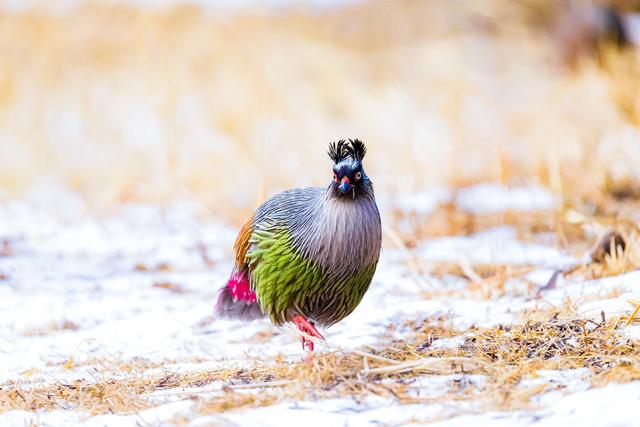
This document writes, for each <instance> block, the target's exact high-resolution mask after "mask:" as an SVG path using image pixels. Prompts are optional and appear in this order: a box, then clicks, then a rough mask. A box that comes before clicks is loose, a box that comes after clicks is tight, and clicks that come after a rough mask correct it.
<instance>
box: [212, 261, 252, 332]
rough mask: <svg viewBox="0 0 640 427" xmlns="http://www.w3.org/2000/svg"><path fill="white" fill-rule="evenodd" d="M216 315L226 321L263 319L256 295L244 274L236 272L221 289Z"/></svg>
mask: <svg viewBox="0 0 640 427" xmlns="http://www.w3.org/2000/svg"><path fill="white" fill-rule="evenodd" d="M214 313H215V315H216V316H217V317H220V318H226V319H240V320H254V319H258V318H260V317H263V316H264V314H263V313H262V310H261V309H260V304H258V301H257V299H256V294H255V292H253V291H252V290H251V286H250V284H249V280H248V279H247V276H246V275H245V274H244V273H243V272H234V273H233V274H232V275H231V278H230V279H229V281H228V282H227V283H226V284H225V285H224V286H223V287H222V288H220V291H219V292H218V301H217V302H216V305H215V308H214Z"/></svg>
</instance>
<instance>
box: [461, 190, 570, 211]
mask: <svg viewBox="0 0 640 427" xmlns="http://www.w3.org/2000/svg"><path fill="white" fill-rule="evenodd" d="M455 203H456V205H457V206H458V207H459V208H460V209H462V210H464V211H466V212H469V213H472V214H476V215H486V214H491V213H498V212H505V211H539V210H549V209H554V208H555V207H556V206H557V204H558V202H557V200H556V198H555V197H554V196H553V194H551V193H550V192H549V191H548V190H546V189H545V188H542V187H514V188H509V187H505V186H503V185H501V184H478V185H474V186H471V187H465V188H462V189H460V190H459V191H458V193H457V194H456V197H455Z"/></svg>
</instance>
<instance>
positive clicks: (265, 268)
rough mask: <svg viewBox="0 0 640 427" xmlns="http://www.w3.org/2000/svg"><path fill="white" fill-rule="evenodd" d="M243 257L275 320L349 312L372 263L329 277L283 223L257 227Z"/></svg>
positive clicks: (332, 317) (330, 317) (331, 318)
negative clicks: (346, 274) (306, 256)
mask: <svg viewBox="0 0 640 427" xmlns="http://www.w3.org/2000/svg"><path fill="white" fill-rule="evenodd" d="M249 242H250V249H249V251H248V253H247V256H246V259H247V263H248V265H249V270H250V279H251V286H252V288H253V290H254V291H255V292H256V296H257V299H258V301H259V303H260V305H261V308H262V311H263V312H264V313H266V314H267V315H268V316H269V317H270V318H271V320H272V321H273V322H274V323H276V324H282V323H284V322H287V321H290V319H291V316H292V315H294V314H302V315H304V316H308V317H311V318H314V319H315V320H316V321H318V322H319V323H321V324H323V325H331V324H333V323H336V322H337V321H339V320H341V319H342V318H344V317H346V316H347V315H348V314H350V313H351V312H352V311H353V310H354V309H355V308H356V307H357V305H358V304H359V303H360V300H361V299H362V297H363V296H364V294H365V292H366V291H367V288H368V287H369V284H370V283H371V279H372V278H373V274H374V272H375V268H376V265H375V264H373V265H372V266H370V267H368V268H366V269H364V270H363V271H361V272H359V273H358V274H354V275H351V276H349V277H345V278H331V277H330V275H329V274H327V273H326V272H323V271H322V269H321V268H320V267H318V266H316V265H314V263H313V262H312V261H310V260H306V259H304V258H303V257H302V256H301V254H300V253H299V251H297V250H296V248H295V246H294V244H293V237H292V235H291V234H290V233H289V232H288V231H287V230H286V228H284V227H277V226H272V227H269V228H264V227H256V229H254V231H253V233H252V234H251V237H250V240H249Z"/></svg>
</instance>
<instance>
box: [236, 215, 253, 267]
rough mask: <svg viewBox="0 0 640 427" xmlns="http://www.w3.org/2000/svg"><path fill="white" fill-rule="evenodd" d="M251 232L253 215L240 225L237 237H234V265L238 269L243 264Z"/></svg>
mask: <svg viewBox="0 0 640 427" xmlns="http://www.w3.org/2000/svg"><path fill="white" fill-rule="evenodd" d="M251 233H253V216H251V218H249V221H247V223H246V224H245V225H243V226H242V228H241V229H240V232H239V233H238V237H236V243H235V244H234V245H233V252H234V253H235V256H236V267H238V269H242V267H243V266H244V262H245V258H246V255H247V251H248V250H249V238H250V237H251Z"/></svg>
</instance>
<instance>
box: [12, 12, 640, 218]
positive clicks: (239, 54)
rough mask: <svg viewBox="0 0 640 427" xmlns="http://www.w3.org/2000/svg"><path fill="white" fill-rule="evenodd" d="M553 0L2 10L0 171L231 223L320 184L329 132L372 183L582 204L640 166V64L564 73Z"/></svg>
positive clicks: (385, 188) (23, 182)
mask: <svg viewBox="0 0 640 427" xmlns="http://www.w3.org/2000/svg"><path fill="white" fill-rule="evenodd" d="M546 3H547V4H546V5H545V2H537V1H529V2H517V3H509V2H504V1H500V0H487V1H486V2H483V6H482V8H480V7H478V6H477V5H475V4H473V3H468V4H467V3H464V4H463V3H459V2H453V3H449V2H404V3H403V2H380V3H375V2H374V3H364V4H361V5H357V6H352V7H348V8H345V9H341V10H337V11H332V12H326V13H309V12H305V10H303V9H298V10H294V11H289V12H286V13H266V11H265V10H254V11H243V12H242V13H240V14H238V15H233V16H228V17H221V16H219V15H217V14H216V13H207V12H205V11H203V10H200V9H198V8H196V7H188V6H183V7H178V8H167V9H144V10H139V9H135V8H133V7H128V6H124V5H107V4H101V3H94V4H87V5H84V6H81V7H79V8H77V9H74V10H71V11H70V12H68V13H66V14H47V13H45V12H42V11H38V10H37V9H36V10H32V11H27V12H22V13H7V14H2V15H0V33H1V34H2V35H3V37H1V38H0V53H2V54H1V55H0V70H2V71H1V72H0V111H2V115H1V116H0V127H1V128H2V129H3V131H2V133H1V134H0V157H2V158H3V167H2V169H1V170H0V185H1V186H2V188H3V190H4V191H7V192H9V193H10V194H22V193H23V192H24V191H25V190H26V189H28V188H29V187H30V186H31V185H33V184H34V183H38V182H39V181H40V180H41V179H42V178H43V177H48V178H47V179H49V178H52V179H54V180H57V181H59V182H61V183H62V184H63V185H66V186H70V187H71V188H73V189H76V190H78V191H79V192H80V193H81V194H83V195H84V196H85V197H86V198H87V199H88V200H89V201H90V202H91V204H92V205H98V206H110V205H111V204H112V203H114V202H121V201H131V200H133V201H151V202H155V201H169V200H173V199H175V198H182V197H194V196H195V198H197V199H198V200H201V201H202V202H203V203H205V204H206V206H207V207H208V208H209V209H210V210H211V211H213V212H215V213H217V214H220V215H222V216H224V217H226V218H228V219H232V220H234V221H235V220H238V221H239V220H240V218H241V215H239V214H240V213H243V214H245V213H246V212H247V210H248V209H250V208H253V207H254V206H255V203H256V202H257V201H258V200H261V199H263V198H264V197H265V196H266V195H267V194H270V193H271V192H273V191H276V190H280V189H282V188H287V187H291V186H302V185H309V184H315V185H321V184H324V183H325V182H326V181H327V179H328V178H329V172H328V170H327V169H328V162H327V159H326V158H325V157H324V154H323V153H324V151H325V148H326V144H327V142H328V141H330V140H333V139H336V138H340V137H354V136H358V137H361V138H363V139H364V140H365V141H367V142H368V143H369V145H370V155H369V158H368V159H367V166H368V170H369V172H370V174H371V176H372V177H373V178H374V180H375V182H376V184H377V186H378V189H379V192H380V193H384V194H394V193H395V192H398V191H413V190H420V189H424V188H425V187H429V186H433V185H439V184H446V185H461V184H466V183H469V182H477V181H481V180H492V181H495V180H498V181H502V182H507V183H518V182H538V183H542V184H547V185H549V186H550V187H551V188H552V189H553V190H554V191H555V192H557V193H558V194H559V195H561V196H562V197H563V198H564V199H566V201H567V203H579V202H581V201H583V200H584V199H585V198H593V197H594V191H596V190H598V189H600V188H602V187H604V185H605V181H606V178H607V177H608V176H614V177H616V179H619V178H620V179H622V178H625V177H631V178H634V179H637V171H636V169H637V168H636V167H635V165H637V164H638V162H639V161H640V151H638V150H637V148H635V147H636V146H637V145H638V144H637V139H638V137H637V132H636V130H635V129H634V128H631V127H628V124H629V123H633V122H634V121H635V120H636V119H635V118H634V117H636V116H637V112H636V111H637V107H636V106H634V105H632V102H633V99H636V100H637V97H633V96H632V93H634V91H632V90H629V89H630V88H632V86H630V84H631V83H633V81H637V79H635V80H633V78H631V77H630V76H632V75H636V74H637V70H638V67H637V66H636V65H634V64H635V62H634V60H633V58H632V57H633V56H634V55H633V53H628V54H625V58H624V59H623V58H622V57H621V56H619V55H618V54H617V53H616V52H613V50H611V52H610V54H609V55H608V56H607V58H609V59H608V60H607V62H606V64H607V65H606V66H603V65H598V63H596V62H595V61H589V60H586V61H584V63H583V64H582V65H581V67H580V68H579V69H578V70H577V71H575V72H570V71H567V70H565V69H563V68H562V67H561V65H560V62H559V61H558V60H557V59H558V55H557V51H558V47H557V46H556V45H554V39H553V37H552V36H551V34H550V33H549V32H548V27H545V26H542V25H539V24H535V22H537V21H540V20H547V21H548V20H549V19H550V18H549V17H548V15H551V14H553V13H555V12H554V10H555V9H556V8H554V7H551V6H550V5H549V4H548V2H546ZM532 16H535V17H536V18H535V19H533V18H532ZM425 23H428V25H425ZM284 45H286V49H284V48H283V46H284ZM618 59H619V60H618ZM628 69H631V70H632V72H633V73H635V74H633V73H630V72H628V71H625V70H628ZM630 82H631V83H630ZM630 97H631V98H630ZM307 159H315V160H314V161H311V162H310V161H307ZM399 171H400V172H399ZM585 171H588V173H585ZM598 191H599V190H598ZM472 226H473V225H472Z"/></svg>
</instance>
